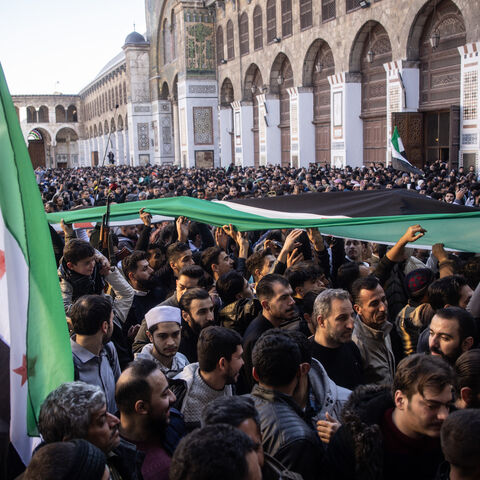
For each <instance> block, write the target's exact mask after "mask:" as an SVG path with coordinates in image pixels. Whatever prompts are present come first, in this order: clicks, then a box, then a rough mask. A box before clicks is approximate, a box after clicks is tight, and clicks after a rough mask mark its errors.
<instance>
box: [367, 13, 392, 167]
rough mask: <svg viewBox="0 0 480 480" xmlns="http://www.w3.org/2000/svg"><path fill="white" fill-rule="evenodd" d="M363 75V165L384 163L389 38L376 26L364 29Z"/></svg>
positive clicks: (390, 51)
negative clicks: (386, 71) (386, 65)
mask: <svg viewBox="0 0 480 480" xmlns="http://www.w3.org/2000/svg"><path fill="white" fill-rule="evenodd" d="M362 30H363V33H364V44H363V49H362V53H361V57H360V68H361V73H362V113H361V118H362V120H363V163H364V164H365V165H367V164H369V163H371V162H381V163H385V161H386V155H387V78H386V73H385V68H384V66H383V64H384V63H387V62H390V61H391V60H392V47H391V44H390V39H389V38H388V34H387V32H386V31H385V29H384V28H383V26H382V25H380V24H379V23H376V22H373V21H370V22H368V23H366V24H365V25H364V26H363V28H362Z"/></svg>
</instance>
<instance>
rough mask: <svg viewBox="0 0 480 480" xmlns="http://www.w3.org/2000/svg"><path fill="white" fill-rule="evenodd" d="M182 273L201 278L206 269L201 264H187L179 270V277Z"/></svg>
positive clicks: (189, 276)
mask: <svg viewBox="0 0 480 480" xmlns="http://www.w3.org/2000/svg"><path fill="white" fill-rule="evenodd" d="M181 275H184V276H185V277H188V278H196V279H201V278H203V277H204V276H205V271H204V270H203V268H202V267H200V266H199V265H185V266H184V267H183V268H182V269H181V270H180V271H179V272H178V278H180V276H181Z"/></svg>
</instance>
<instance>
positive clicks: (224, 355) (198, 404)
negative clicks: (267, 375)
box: [174, 326, 243, 430]
mask: <svg viewBox="0 0 480 480" xmlns="http://www.w3.org/2000/svg"><path fill="white" fill-rule="evenodd" d="M197 350H198V363H192V364H190V365H187V366H186V367H185V368H184V370H183V372H181V373H179V374H178V375H177V376H176V377H175V380H177V382H176V387H175V388H174V391H175V392H176V395H177V397H178V405H179V410H180V411H181V412H182V413H183V415H184V418H185V423H186V425H187V428H188V429H189V430H192V429H193V428H195V427H198V426H199V425H200V419H201V413H202V410H203V408H204V407H205V405H206V404H207V403H209V402H211V401H212V400H214V399H215V398H217V397H219V396H231V395H232V394H233V387H232V386H233V385H234V384H235V383H236V382H237V380H238V376H239V374H240V369H241V368H242V366H243V358H242V354H243V349H242V337H241V336H240V335H239V334H238V333H237V332H235V331H234V330H230V329H228V328H224V327H217V326H210V327H207V328H204V329H203V330H202V331H201V333H200V336H199V339H198V345H197ZM178 380H180V381H179V382H178Z"/></svg>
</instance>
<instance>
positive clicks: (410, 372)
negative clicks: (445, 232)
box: [23, 162, 480, 480]
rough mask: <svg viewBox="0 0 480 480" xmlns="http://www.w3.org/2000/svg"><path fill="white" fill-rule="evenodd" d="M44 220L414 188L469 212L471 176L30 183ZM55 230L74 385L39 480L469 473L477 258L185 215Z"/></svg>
mask: <svg viewBox="0 0 480 480" xmlns="http://www.w3.org/2000/svg"><path fill="white" fill-rule="evenodd" d="M36 174H37V181H38V185H39V188H40V190H41V192H42V195H43V199H44V201H45V208H46V211H61V210H68V209H71V208H84V207H88V206H93V205H104V204H105V201H106V195H112V201H115V202H125V201H135V200H142V199H150V198H161V197H168V196H176V195H180V196H181V195H189V196H194V197H197V198H205V199H230V198H241V197H249V196H253V197H255V196H261V195H268V196H273V195H288V194H304V193H307V192H309V191H334V190H337V191H338V190H368V189H384V188H387V189H388V188H409V189H415V190H417V191H419V193H421V194H425V195H428V196H430V197H432V198H436V199H438V200H441V201H445V202H455V203H461V204H466V205H472V206H477V205H478V203H479V200H480V183H477V180H478V179H477V177H476V174H475V173H474V172H473V171H469V172H465V171H463V169H459V170H458V171H449V170H448V169H447V168H446V166H445V165H443V164H441V163H440V162H437V163H436V164H434V165H432V166H431V167H429V168H428V169H426V172H425V174H424V175H423V176H418V175H410V174H406V173H402V172H398V171H395V170H392V169H391V168H384V167H383V166H381V165H372V166H368V167H364V168H360V169H351V168H348V167H347V168H346V169H343V170H340V169H334V168H328V167H320V166H316V165H312V166H311V167H310V168H309V169H299V170H298V169H293V168H280V167H265V168H263V167H262V168H258V169H253V168H238V167H234V166H231V167H229V168H228V169H226V170H225V169H216V170H196V169H189V170H187V169H179V168H176V167H162V168H159V167H150V166H148V167H136V168H133V167H105V168H100V169H92V168H79V169H74V170H68V171H65V170H46V171H44V170H37V172H36ZM139 217H140V219H141V222H142V224H141V225H140V226H133V225H129V226H123V227H119V228H118V229H113V228H112V229H110V239H109V244H111V245H112V247H113V248H111V249H110V248H109V249H108V252H106V251H102V245H101V244H100V243H99V236H98V232H97V230H96V229H92V230H82V229H80V230H73V228H72V227H71V226H70V225H67V224H64V223H63V222H62V230H63V232H60V234H57V233H56V232H54V231H53V230H52V237H53V244H54V246H55V251H56V257H57V262H58V277H59V281H60V287H61V291H62V296H63V301H64V306H65V313H66V317H67V322H68V327H69V330H70V332H71V337H70V342H71V347H72V356H73V364H74V371H75V378H74V381H73V382H70V383H65V384H62V385H60V386H59V387H58V388H57V389H56V390H54V391H52V392H51V393H50V394H49V395H48V397H47V398H46V400H45V402H44V404H43V406H42V408H41V412H40V417H39V431H40V433H41V439H42V443H41V444H40V446H39V447H38V448H37V449H36V451H35V453H34V455H33V458H32V461H31V463H30V464H29V466H28V467H27V469H26V471H25V472H24V474H23V479H24V480H30V479H40V478H41V479H50V478H52V479H58V480H62V479H71V478H85V479H86V478H88V479H92V480H97V479H98V480H100V479H108V478H111V479H113V480H117V479H122V480H140V479H143V480H155V479H158V480H167V479H170V480H207V479H228V480H247V479H249V480H256V479H262V478H263V479H266V480H270V479H302V478H303V479H305V480H313V479H318V480H322V479H332V480H333V479H336V480H347V479H358V480H363V479H365V480H380V479H388V480H395V479H402V480H404V479H405V478H411V479H419V480H420V479H422V480H425V479H436V480H440V479H442V480H443V479H459V480H460V479H462V480H467V479H478V478H480V463H479V462H478V458H479V455H480V348H478V347H479V339H480V338H479V332H478V319H479V318H480V285H479V283H480V261H479V258H478V257H476V255H475V253H470V254H468V253H451V252H447V251H446V250H445V249H444V248H443V245H442V244H436V245H435V246H434V247H433V248H432V250H431V251H425V250H414V249H411V248H407V245H409V244H412V243H414V242H416V241H417V240H419V239H420V238H421V237H422V236H423V235H424V233H425V230H424V229H423V228H422V226H421V225H412V226H411V227H409V228H408V229H407V231H406V232H405V233H404V235H403V236H402V237H401V238H399V239H398V241H397V243H396V244H395V245H394V246H392V247H391V248H388V247H387V246H386V245H381V244H373V243H367V242H360V241H358V240H354V239H341V238H333V237H327V236H324V235H322V234H321V232H320V231H318V229H315V228H309V229H306V230H301V229H292V230H270V231H257V232H248V233H240V232H238V231H237V230H236V229H235V227H234V226H233V225H225V226H223V227H222V228H214V227H211V226H209V225H205V224H200V223H197V222H193V221H190V220H189V219H187V218H185V217H179V218H178V219H177V220H176V221H173V222H162V223H161V224H158V225H154V224H153V223H152V217H151V215H150V214H148V213H147V212H145V211H144V210H143V209H142V210H140V211H139Z"/></svg>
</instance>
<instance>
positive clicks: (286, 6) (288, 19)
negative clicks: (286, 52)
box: [282, 0, 292, 37]
mask: <svg viewBox="0 0 480 480" xmlns="http://www.w3.org/2000/svg"><path fill="white" fill-rule="evenodd" d="M291 34H292V0H282V37H289V36H290V35H291Z"/></svg>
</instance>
